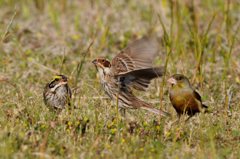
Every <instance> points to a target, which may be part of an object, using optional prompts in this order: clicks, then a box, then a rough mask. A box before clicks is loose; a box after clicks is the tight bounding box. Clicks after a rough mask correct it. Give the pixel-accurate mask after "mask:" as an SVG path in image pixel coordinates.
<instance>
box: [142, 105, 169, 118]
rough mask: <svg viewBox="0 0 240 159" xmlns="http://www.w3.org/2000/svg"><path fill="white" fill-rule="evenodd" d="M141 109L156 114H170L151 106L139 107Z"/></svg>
mask: <svg viewBox="0 0 240 159" xmlns="http://www.w3.org/2000/svg"><path fill="white" fill-rule="evenodd" d="M141 108H142V109H144V110H147V111H149V112H152V113H154V114H157V115H162V116H170V114H169V113H167V112H165V111H163V110H160V109H156V108H151V107H141Z"/></svg>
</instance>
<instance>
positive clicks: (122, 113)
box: [119, 108, 126, 117]
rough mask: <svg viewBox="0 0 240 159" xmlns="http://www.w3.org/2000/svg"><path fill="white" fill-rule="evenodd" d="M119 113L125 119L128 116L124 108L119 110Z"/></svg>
mask: <svg viewBox="0 0 240 159" xmlns="http://www.w3.org/2000/svg"><path fill="white" fill-rule="evenodd" d="M119 112H120V114H121V116H122V117H125V116H126V109H124V108H119Z"/></svg>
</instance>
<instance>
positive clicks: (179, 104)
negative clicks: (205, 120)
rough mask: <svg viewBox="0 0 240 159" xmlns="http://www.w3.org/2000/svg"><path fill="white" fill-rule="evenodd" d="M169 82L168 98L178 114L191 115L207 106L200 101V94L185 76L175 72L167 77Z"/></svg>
mask: <svg viewBox="0 0 240 159" xmlns="http://www.w3.org/2000/svg"><path fill="white" fill-rule="evenodd" d="M168 83H170V84H171V88H170V100H171V103H172V105H173V107H174V109H175V110H176V112H177V114H178V116H181V115H182V114H185V113H186V114H188V115H189V116H193V115H194V114H196V113H199V112H201V111H202V110H203V108H207V106H206V105H204V104H203V103H202V99H201V96H200V95H199V94H198V93H197V92H196V91H195V90H194V89H193V88H192V86H191V84H190V82H189V80H188V78H187V77H185V76H184V75H181V74H175V75H173V76H172V77H171V78H169V79H168Z"/></svg>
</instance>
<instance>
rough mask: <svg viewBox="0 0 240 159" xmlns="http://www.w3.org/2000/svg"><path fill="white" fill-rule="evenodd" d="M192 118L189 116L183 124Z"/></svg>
mask: <svg viewBox="0 0 240 159" xmlns="http://www.w3.org/2000/svg"><path fill="white" fill-rule="evenodd" d="M192 117H193V116H192V115H190V116H189V117H188V118H187V119H186V120H185V123H186V122H188V121H189V119H190V118H192Z"/></svg>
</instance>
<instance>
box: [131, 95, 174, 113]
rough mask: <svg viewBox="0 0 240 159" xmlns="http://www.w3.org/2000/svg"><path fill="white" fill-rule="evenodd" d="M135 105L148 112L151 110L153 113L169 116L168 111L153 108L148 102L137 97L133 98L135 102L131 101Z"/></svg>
mask: <svg viewBox="0 0 240 159" xmlns="http://www.w3.org/2000/svg"><path fill="white" fill-rule="evenodd" d="M133 103H134V104H136V105H135V107H136V108H137V107H138V108H141V109H144V110H147V111H149V112H152V113H155V114H158V115H162V116H170V114H169V113H167V112H165V111H163V110H160V109H156V108H154V107H153V106H152V105H151V104H150V103H146V102H144V101H142V100H140V99H138V98H135V102H133Z"/></svg>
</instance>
